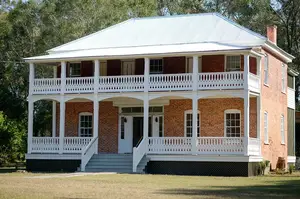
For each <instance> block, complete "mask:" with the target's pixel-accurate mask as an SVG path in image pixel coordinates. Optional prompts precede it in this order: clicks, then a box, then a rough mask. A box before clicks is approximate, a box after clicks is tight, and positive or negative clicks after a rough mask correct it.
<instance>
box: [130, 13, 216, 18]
mask: <svg viewBox="0 0 300 199" xmlns="http://www.w3.org/2000/svg"><path fill="white" fill-rule="evenodd" d="M216 14H218V13H217V12H202V13H192V14H174V15H162V16H160V15H157V16H148V17H136V18H135V19H136V20H146V19H157V18H176V17H193V16H201V15H216Z"/></svg>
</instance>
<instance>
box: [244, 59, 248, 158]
mask: <svg viewBox="0 0 300 199" xmlns="http://www.w3.org/2000/svg"><path fill="white" fill-rule="evenodd" d="M248 85H249V55H244V155H245V156H248V155H249V152H248V142H249V86H248Z"/></svg>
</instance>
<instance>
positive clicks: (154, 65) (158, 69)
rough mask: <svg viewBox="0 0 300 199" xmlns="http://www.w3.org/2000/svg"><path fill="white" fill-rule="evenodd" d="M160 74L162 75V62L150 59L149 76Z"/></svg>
mask: <svg viewBox="0 0 300 199" xmlns="http://www.w3.org/2000/svg"><path fill="white" fill-rule="evenodd" d="M162 73H163V60H162V59H150V74H162Z"/></svg>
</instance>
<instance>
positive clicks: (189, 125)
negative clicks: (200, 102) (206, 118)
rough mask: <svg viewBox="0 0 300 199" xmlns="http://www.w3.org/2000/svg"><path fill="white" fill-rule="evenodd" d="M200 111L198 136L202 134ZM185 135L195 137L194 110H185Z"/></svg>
mask: <svg viewBox="0 0 300 199" xmlns="http://www.w3.org/2000/svg"><path fill="white" fill-rule="evenodd" d="M199 117H200V116H199V112H198V114H197V137H199V136H200V121H199ZM185 136H186V137H193V112H192V110H189V111H185Z"/></svg>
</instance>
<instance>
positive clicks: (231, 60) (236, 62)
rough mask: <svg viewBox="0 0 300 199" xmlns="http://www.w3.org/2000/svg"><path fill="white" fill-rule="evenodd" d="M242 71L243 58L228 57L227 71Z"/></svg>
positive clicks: (237, 56)
mask: <svg viewBox="0 0 300 199" xmlns="http://www.w3.org/2000/svg"><path fill="white" fill-rule="evenodd" d="M240 70H241V56H240V55H235V56H226V71H228V72H230V71H240Z"/></svg>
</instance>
